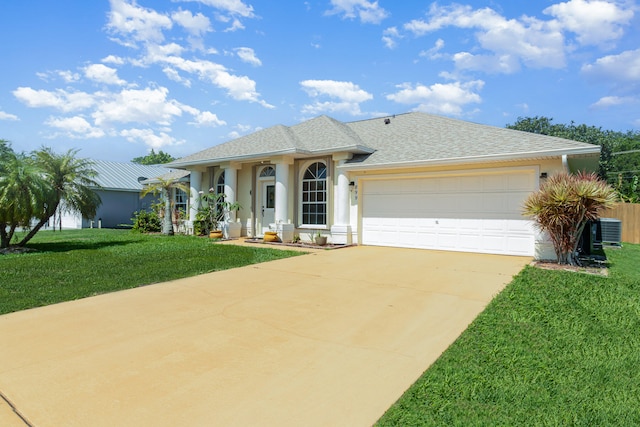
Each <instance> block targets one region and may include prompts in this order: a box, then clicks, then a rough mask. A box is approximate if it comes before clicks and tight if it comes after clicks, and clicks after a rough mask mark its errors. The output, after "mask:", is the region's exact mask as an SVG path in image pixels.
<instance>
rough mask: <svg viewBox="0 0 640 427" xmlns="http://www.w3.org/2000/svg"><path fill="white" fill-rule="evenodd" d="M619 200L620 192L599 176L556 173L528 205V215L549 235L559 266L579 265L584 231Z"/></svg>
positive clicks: (526, 213) (526, 212)
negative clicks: (580, 245) (579, 252)
mask: <svg viewBox="0 0 640 427" xmlns="http://www.w3.org/2000/svg"><path fill="white" fill-rule="evenodd" d="M617 201H618V196H617V193H616V191H615V190H614V189H613V188H612V187H611V186H609V185H608V184H607V183H606V182H604V181H602V180H601V179H600V178H598V176H597V175H596V174H595V173H583V172H581V173H578V174H577V175H569V174H567V173H559V174H555V175H553V176H551V177H549V178H548V179H547V181H546V182H545V183H544V184H543V185H542V186H541V187H540V190H538V191H537V192H535V193H532V194H531V195H530V196H529V197H528V198H527V199H526V200H525V202H524V213H525V215H528V216H531V217H533V218H534V219H535V221H536V225H537V226H538V228H539V229H540V230H542V231H545V232H547V233H548V234H549V237H550V238H551V241H552V243H553V248H554V250H555V252H556V256H557V258H558V263H559V264H572V265H576V264H578V259H577V258H576V256H575V254H576V251H577V248H578V243H579V241H580V236H581V235H582V230H583V229H584V227H585V225H586V224H587V223H588V222H589V221H593V220H596V219H598V218H599V216H600V212H601V211H602V210H603V209H607V208H610V207H613V206H614V205H615V204H616V202H617Z"/></svg>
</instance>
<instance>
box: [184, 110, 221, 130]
mask: <svg viewBox="0 0 640 427" xmlns="http://www.w3.org/2000/svg"><path fill="white" fill-rule="evenodd" d="M189 124H190V125H196V126H198V127H217V126H224V125H226V124H227V122H225V121H224V120H220V119H219V118H218V116H217V115H216V114H214V113H211V112H209V111H202V112H198V113H197V114H196V115H195V116H194V120H193V121H192V122H189Z"/></svg>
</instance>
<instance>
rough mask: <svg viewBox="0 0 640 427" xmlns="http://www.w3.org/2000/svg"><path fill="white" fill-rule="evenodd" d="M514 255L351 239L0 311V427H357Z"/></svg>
mask: <svg viewBox="0 0 640 427" xmlns="http://www.w3.org/2000/svg"><path fill="white" fill-rule="evenodd" d="M529 261H530V259H529V258H521V257H509V256H497V255H478V254H463V253H454V252H437V251H426V250H411V249H391V248H380V247H352V248H345V249H339V250H334V251H316V252H314V253H312V254H309V255H303V256H300V257H295V258H289V259H285V260H278V261H273V262H269V263H264V264H260V265H256V266H249V267H244V268H239V269H234V270H228V271H223V272H217V273H211V274H206V275H202V276H198V277H194V278H190V279H182V280H176V281H173V282H167V283H162V284H157V285H153V286H147V287H142V288H137V289H132V290H128V291H122V292H117V293H112V294H108V295H101V296H97V297H93V298H87V299H83V300H79V301H74V302H69V303H63V304H57V305H52V306H48V307H43V308H38V309H33V310H27V311H23V312H18V313H12V314H9V315H4V316H0V342H1V343H2V347H0V393H1V395H2V397H3V398H4V399H6V401H3V400H2V399H0V425H2V426H14V425H16V426H18V425H32V426H38V427H46V426H55V427H58V426H65V427H71V426H83V427H84V426H109V427H111V426H120V427H123V426H154V427H161V426H182V425H184V426H213V425H220V426H288V425H290V426H301V425H304V426H368V425H371V424H372V423H374V422H375V421H376V420H377V419H378V418H379V417H380V416H381V415H382V414H383V413H384V411H385V410H386V409H387V408H389V406H390V405H392V404H393V403H394V402H395V401H396V400H397V399H398V398H399V397H400V395H401V394H402V393H403V392H404V390H406V389H407V387H409V386H410V385H411V384H412V383H413V382H414V381H415V380H416V379H417V378H418V377H419V376H420V374H421V373H422V372H423V371H424V370H425V369H426V368H427V367H428V366H429V365H430V364H431V363H432V362H433V361H435V359H436V358H437V357H438V356H439V355H440V354H441V353H442V352H443V351H444V350H445V349H446V348H447V347H448V346H449V345H450V344H451V343H452V342H453V341H454V340H455V339H456V337H458V335H459V334H460V333H461V332H462V331H463V330H464V329H465V328H466V327H467V325H468V324H469V323H470V322H471V321H472V320H473V319H474V318H475V317H476V316H477V314H478V313H479V312H480V311H481V310H482V309H483V308H484V307H485V306H486V304H487V303H488V302H489V301H490V300H491V298H492V297H493V296H494V295H495V294H496V293H498V292H499V291H500V290H501V289H502V288H503V287H504V285H505V284H506V283H508V282H510V281H511V278H512V276H513V275H515V274H516V273H517V272H518V271H519V270H520V269H521V268H522V267H523V266H524V265H525V264H527V263H528V262H529ZM7 402H8V403H10V404H11V405H12V406H13V407H14V408H15V411H16V412H17V413H19V414H20V415H21V416H22V417H23V419H24V420H26V423H25V422H23V421H22V420H21V419H20V418H19V417H18V416H17V415H16V413H14V412H13V410H12V408H11V406H9V404H8V403H7Z"/></svg>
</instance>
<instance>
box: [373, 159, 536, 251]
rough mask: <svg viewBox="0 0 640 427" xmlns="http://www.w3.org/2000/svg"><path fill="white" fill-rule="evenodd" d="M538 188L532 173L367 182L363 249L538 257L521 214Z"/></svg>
mask: <svg viewBox="0 0 640 427" xmlns="http://www.w3.org/2000/svg"><path fill="white" fill-rule="evenodd" d="M535 185H537V181H536V179H535V174H534V173H533V172H532V171H519V172H505V173H491V174H478V175H466V176H447V177H434V178H412V179H406V180H405V179H401V180H389V181H366V182H365V183H364V185H363V186H362V188H363V191H362V197H363V205H362V206H363V214H362V243H364V244H371V245H383V246H402V247H412V248H425V249H443V250H457V251H466V252H483V253H499V254H513V255H533V252H534V237H533V236H534V230H533V228H532V226H531V221H529V220H527V219H526V218H524V217H523V216H522V214H521V210H522V203H523V201H524V199H525V198H526V197H527V196H528V195H529V194H530V193H531V192H532V191H534V189H535Z"/></svg>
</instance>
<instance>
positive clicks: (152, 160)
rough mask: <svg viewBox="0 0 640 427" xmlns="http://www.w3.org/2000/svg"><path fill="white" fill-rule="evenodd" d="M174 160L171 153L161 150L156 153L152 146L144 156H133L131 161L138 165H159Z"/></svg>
mask: <svg viewBox="0 0 640 427" xmlns="http://www.w3.org/2000/svg"><path fill="white" fill-rule="evenodd" d="M174 160H175V158H174V157H173V156H172V155H170V154H168V153H165V152H164V151H162V150H160V151H158V153H156V152H155V151H154V150H153V148H152V149H151V152H150V153H149V154H147V155H146V156H141V157H135V158H133V160H131V161H132V162H133V163H138V164H139V165H159V164H163V163H169V162H172V161H174Z"/></svg>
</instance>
